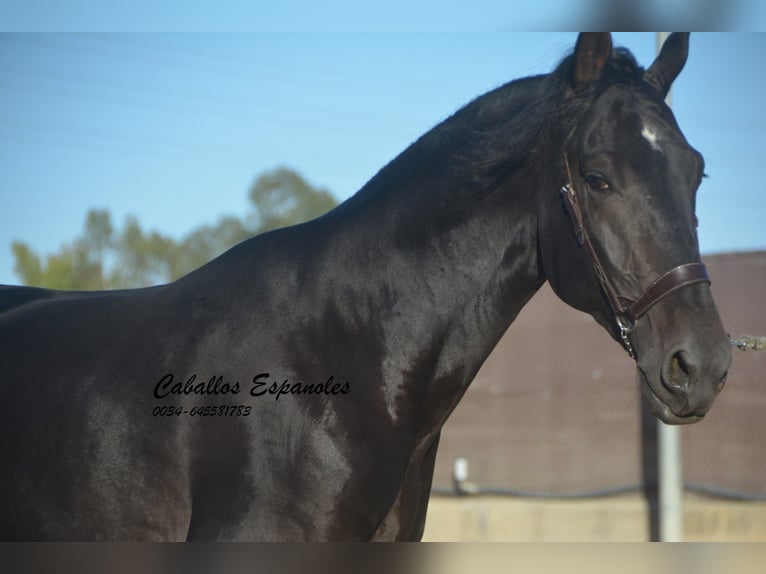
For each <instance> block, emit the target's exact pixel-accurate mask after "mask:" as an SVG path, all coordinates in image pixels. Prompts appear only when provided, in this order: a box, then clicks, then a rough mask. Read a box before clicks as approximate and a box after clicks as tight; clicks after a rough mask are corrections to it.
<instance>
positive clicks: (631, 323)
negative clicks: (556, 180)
mask: <svg viewBox="0 0 766 574" xmlns="http://www.w3.org/2000/svg"><path fill="white" fill-rule="evenodd" d="M564 165H565V166H566V170H567V178H568V181H567V183H566V184H565V185H564V186H563V187H562V188H561V196H562V197H563V198H564V206H565V207H566V210H567V213H569V218H570V219H571V220H572V226H573V227H574V232H575V236H576V237H577V242H578V243H579V244H580V246H581V247H585V250H586V252H587V253H588V257H589V258H590V261H591V264H592V266H593V270H594V271H595V273H596V277H597V278H598V282H599V283H600V285H601V288H602V290H603V291H604V293H605V294H606V298H607V300H608V301H609V305H610V307H611V308H612V313H613V314H614V319H615V323H616V324H617V328H618V329H619V332H620V339H621V341H622V345H623V347H625V350H626V351H627V352H628V354H629V355H630V357H631V358H632V359H635V358H636V353H635V351H634V350H633V345H631V343H630V337H629V336H630V334H631V333H633V331H635V329H636V323H637V322H638V320H639V319H640V318H641V317H642V316H643V315H644V314H645V313H646V312H647V311H648V310H649V309H650V308H651V307H652V306H653V305H654V304H655V303H657V302H658V301H660V300H661V299H663V298H664V297H666V296H668V295H669V294H670V293H672V292H673V291H676V290H677V289H681V288H682V287H687V286H689V285H694V284H696V283H708V284H710V277H708V274H707V269H706V268H705V265H704V264H702V263H684V264H682V265H679V266H678V267H674V268H673V269H671V270H670V271H668V272H666V273H664V274H663V275H661V276H660V277H659V278H658V279H656V280H655V281H654V282H653V283H652V284H651V285H649V287H647V288H646V289H645V290H644V292H643V293H641V295H639V296H638V298H636V299H631V298H629V297H623V296H621V295H619V294H618V293H617V289H615V287H614V285H613V284H612V282H611V281H610V280H609V277H608V276H607V275H606V273H605V272H604V267H603V265H601V260H600V259H599V257H598V254H597V253H596V250H595V249H594V247H593V243H591V240H590V237H589V235H588V231H587V230H586V229H585V224H584V221H583V216H582V210H581V209H580V203H579V201H578V199H577V194H576V193H575V189H574V183H573V180H572V174H571V172H570V171H569V162H568V161H567V158H566V155H565V156H564Z"/></svg>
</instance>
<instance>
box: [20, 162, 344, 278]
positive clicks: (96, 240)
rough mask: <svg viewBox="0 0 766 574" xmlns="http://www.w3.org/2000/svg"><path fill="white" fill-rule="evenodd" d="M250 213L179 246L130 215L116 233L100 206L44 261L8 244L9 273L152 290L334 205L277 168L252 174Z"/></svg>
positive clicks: (227, 220) (193, 235) (202, 231)
mask: <svg viewBox="0 0 766 574" xmlns="http://www.w3.org/2000/svg"><path fill="white" fill-rule="evenodd" d="M249 198H250V202H251V206H252V212H251V213H248V214H245V216H244V217H243V218H239V217H236V216H224V217H221V218H220V219H219V220H218V221H217V222H216V223H213V224H207V225H202V226H200V227H198V228H196V229H194V230H192V231H191V232H190V233H189V234H188V235H187V236H186V237H184V238H182V239H181V240H179V241H174V240H173V239H172V238H170V237H168V236H166V235H163V234H162V233H161V232H159V231H154V230H152V231H145V230H144V229H143V228H142V227H141V224H140V223H139V221H138V220H137V219H136V218H135V217H132V216H129V217H127V218H126V220H125V224H124V225H123V227H122V229H115V227H114V226H113V225H112V220H111V216H110V215H109V212H108V211H107V210H105V209H92V210H90V211H88V213H87V215H86V218H85V225H84V228H83V232H82V234H81V236H79V237H77V238H75V239H74V240H73V241H71V242H69V243H64V244H63V245H62V246H61V248H60V250H59V251H58V252H57V253H53V254H50V255H48V256H46V257H45V260H44V261H43V258H42V257H41V256H40V255H38V254H37V253H36V252H35V251H34V250H33V249H32V248H31V247H30V246H29V245H27V244H25V243H23V242H21V241H14V242H13V244H12V245H11V250H12V252H13V256H14V259H15V265H14V271H15V272H16V274H17V275H18V277H19V278H20V279H21V281H22V283H23V284H25V285H36V286H39V287H49V288H53V289H86V290H90V289H117V288H128V287H141V286H147V285H156V284H159V283H164V282H167V281H172V280H174V279H177V278H179V277H181V276H183V275H185V274H187V273H189V272H190V271H192V270H194V269H196V268H198V267H200V266H201V265H204V264H205V263H207V262H208V261H210V260H211V259H213V258H214V257H216V256H218V255H220V254H221V253H223V252H224V251H226V250H227V249H228V248H230V247H232V246H233V245H236V244H237V243H239V242H241V241H244V240H245V239H247V238H248V237H252V236H253V235H257V234H259V233H264V232H266V231H270V230H272V229H276V228H278V227H284V226H287V225H293V224H296V223H301V222H303V221H308V220H309V219H312V218H314V217H317V216H319V215H321V214H323V213H325V212H326V211H328V210H330V209H332V208H333V207H334V206H335V205H336V201H335V199H334V198H333V196H332V194H330V192H328V191H327V190H326V189H321V188H315V187H313V186H312V185H311V184H309V183H308V182H307V181H306V180H305V179H304V178H303V177H302V176H301V175H300V174H298V173H297V172H295V171H293V170H291V169H287V168H279V169H276V170H274V171H272V172H268V173H265V174H263V175H261V176H260V177H258V178H257V179H256V181H255V183H254V184H253V186H252V187H251V189H250V194H249Z"/></svg>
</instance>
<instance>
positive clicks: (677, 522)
mask: <svg viewBox="0 0 766 574" xmlns="http://www.w3.org/2000/svg"><path fill="white" fill-rule="evenodd" d="M668 35H669V34H668V32H657V34H656V52H657V54H659V53H660V49H661V48H662V44H663V43H664V42H665V40H666V39H667V37H668ZM665 101H666V103H667V104H668V106H670V105H672V99H671V94H670V91H668V95H667V98H666V99H665ZM657 450H658V453H659V498H660V501H659V502H660V504H659V506H660V508H659V511H660V512H659V514H660V540H661V541H662V542H681V541H682V540H683V536H684V534H683V507H682V497H683V475H682V470H681V432H680V427H678V426H670V425H666V424H665V423H663V422H662V421H658V428H657Z"/></svg>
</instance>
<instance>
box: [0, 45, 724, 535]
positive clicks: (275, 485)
mask: <svg viewBox="0 0 766 574" xmlns="http://www.w3.org/2000/svg"><path fill="white" fill-rule="evenodd" d="M687 50H688V35H687V34H675V35H673V36H671V37H670V38H669V40H668V41H667V42H666V44H665V46H664V47H663V49H662V51H661V53H660V55H659V56H658V57H657V59H656V61H655V62H654V63H653V64H652V65H651V66H650V67H649V68H648V69H647V70H644V69H642V68H641V67H639V66H638V64H637V63H636V62H635V60H634V58H633V56H632V55H631V54H630V53H629V52H628V51H626V50H622V49H612V43H611V36H610V35H609V34H583V35H581V36H580V37H579V38H578V41H577V45H576V47H575V50H574V52H573V54H572V55H570V56H568V57H567V58H565V59H564V60H563V61H562V62H561V63H560V64H559V65H558V67H557V68H556V69H555V71H553V72H552V73H550V74H547V75H540V76H535V77H530V78H525V79H521V80H517V81H514V82H511V83H509V84H507V85H505V86H503V87H501V88H499V89H497V90H494V91H492V92H490V93H488V94H486V95H484V96H481V97H480V98H478V99H477V100H475V101H474V102H472V103H470V104H469V105H467V106H466V107H465V108H463V109H461V110H460V111H458V112H457V113H456V114H455V115H454V116H452V117H451V118H449V119H447V120H446V121H444V122H443V123H442V124H441V125H438V126H437V127H435V128H434V129H432V130H431V131H430V132H428V133H427V134H425V135H424V136H422V137H421V138H420V139H419V140H418V141H416V142H415V143H414V144H412V145H411V146H410V148H409V149H408V150H406V151H405V152H404V153H403V154H401V155H400V156H399V157H398V158H396V159H395V160H394V161H392V162H391V163H390V164H389V165H388V166H386V167H385V168H383V169H382V170H381V171H380V172H379V173H378V174H377V175H376V176H375V177H374V178H373V179H372V180H371V181H370V182H369V183H368V184H367V185H366V186H365V187H364V188H363V189H362V190H361V191H359V192H358V193H357V194H356V195H354V196H353V197H351V198H350V199H349V200H348V201H346V202H345V203H343V204H342V205H340V206H339V207H337V208H336V209H334V210H333V211H331V212H329V213H328V214H326V215H324V216H323V217H320V218H318V219H315V220H313V221H310V222H308V223H305V224H302V225H297V226H294V227H290V228H285V229H280V230H276V231H273V232H270V233H267V234H264V235H260V236H258V237H255V238H253V239H250V240H248V241H245V242H244V243H242V244H240V245H238V246H236V247H234V248H232V249H231V250H230V251H228V252H227V253H225V254H224V255H222V256H221V257H219V258H217V259H215V260H214V261H212V262H210V263H209V264H207V265H205V266H204V267H202V268H200V269H198V270H197V271H195V272H193V273H191V274H189V275H188V276H186V277H184V278H182V279H180V280H179V281H176V282H174V283H171V284H169V285H163V286H158V287H152V288H147V289H137V290H128V291H115V292H91V293H60V292H54V291H47V290H41V289H37V290H33V289H27V288H23V287H6V288H5V290H4V291H0V307H1V308H3V309H4V311H3V312H2V314H0V341H2V345H1V346H0V374H1V375H2V379H1V380H0V455H1V463H2V470H1V471H0V493H2V494H1V495H0V496H1V497H2V498H1V500H2V502H1V503H0V539H37V540H73V539H84V540H105V539H117V540H203V539H215V540H222V539H226V540H351V539H354V540H415V539H419V538H420V537H421V535H422V532H423V526H424V522H425V516H426V508H427V504H428V498H429V492H430V486H431V479H432V473H433V465H434V458H435V456H436V450H437V445H438V442H439V433H440V430H441V428H442V425H443V424H444V422H445V421H446V419H447V417H448V416H449V414H450V412H452V410H453V409H454V408H455V406H456V405H457V403H458V401H459V400H460V398H461V396H462V395H463V393H464V392H465V391H466V388H467V387H468V385H469V383H470V382H471V380H472V379H473V378H474V375H475V374H476V372H477V371H478V369H479V367H480V366H481V364H482V362H483V361H484V360H485V359H486V357H487V355H489V353H490V351H491V350H492V348H493V347H494V346H495V344H496V343H497V341H498V340H499V339H500V337H501V335H502V334H503V332H504V331H505V330H506V329H507V328H508V326H509V324H510V323H511V321H513V319H514V317H516V315H517V313H518V312H519V310H520V309H521V308H522V307H523V306H524V304H525V303H526V302H527V301H528V300H529V299H530V297H532V295H533V294H534V293H535V291H536V290H537V289H538V288H539V287H540V286H541V285H542V284H543V283H544V282H545V281H546V280H547V281H550V283H551V284H552V286H553V288H554V289H555V291H556V293H558V295H559V296H560V297H561V298H562V299H563V300H564V301H565V302H567V303H568V304H569V305H572V306H573V307H576V308H577V309H580V310H582V311H585V312H587V313H590V314H591V315H592V316H593V317H595V319H596V320H597V321H598V322H599V323H600V324H602V325H603V326H604V328H605V329H607V330H608V331H609V332H610V333H611V334H612V336H613V337H614V338H615V340H616V341H617V342H618V343H620V344H622V345H623V346H624V347H625V349H626V350H627V351H628V352H629V353H631V355H632V356H634V357H636V362H637V366H638V371H639V373H640V377H641V380H642V386H643V389H644V394H645V396H646V399H647V400H648V402H649V404H650V405H651V406H652V407H653V408H654V411H655V412H656V414H657V415H658V416H659V417H660V418H661V419H662V420H664V421H666V422H669V423H688V422H694V421H697V420H699V419H700V418H702V417H703V416H704V414H705V412H706V411H707V410H708V409H709V408H710V406H711V403H712V402H713V399H714V397H715V396H716V394H717V393H718V392H719V391H720V389H721V387H722V386H723V382H724V380H725V376H726V372H727V369H728V367H729V363H730V350H729V342H728V339H727V337H726V335H725V333H724V330H723V328H722V325H721V322H720V319H719V316H718V313H717V311H716V308H715V305H714V303H713V299H712V296H711V292H710V289H709V286H708V280H707V276H706V274H705V270H704V267H703V266H702V265H701V264H700V263H699V250H698V243H697V234H696V227H695V215H694V210H695V207H694V204H695V192H696V189H697V187H698V185H699V183H700V180H701V178H702V176H703V160H702V157H701V156H700V154H699V153H697V152H696V151H695V150H694V149H693V148H692V147H690V145H689V144H688V143H687V142H686V140H685V138H684V136H683V135H682V134H681V132H680V131H679V128H678V126H677V125H676V122H675V120H674V117H673V115H672V113H671V111H670V109H669V108H668V107H667V106H666V105H665V103H664V97H665V95H666V93H667V91H668V89H669V87H670V85H671V83H672V82H673V80H674V79H675V77H676V76H677V74H678V73H679V72H680V71H681V69H682V67H683V65H684V63H685V60H686V56H687ZM551 360H555V356H552V357H551Z"/></svg>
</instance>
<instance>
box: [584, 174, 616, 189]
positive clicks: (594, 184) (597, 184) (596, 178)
mask: <svg viewBox="0 0 766 574" xmlns="http://www.w3.org/2000/svg"><path fill="white" fill-rule="evenodd" d="M585 183H587V184H588V187H590V188H591V189H592V190H593V191H600V192H605V191H612V186H611V185H609V182H608V181H606V180H605V179H604V178H603V177H601V176H600V175H596V174H588V175H586V176H585Z"/></svg>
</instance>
